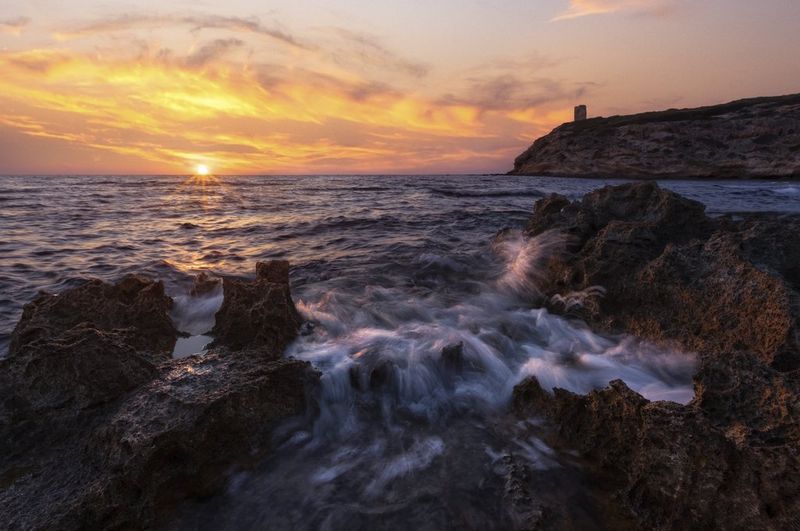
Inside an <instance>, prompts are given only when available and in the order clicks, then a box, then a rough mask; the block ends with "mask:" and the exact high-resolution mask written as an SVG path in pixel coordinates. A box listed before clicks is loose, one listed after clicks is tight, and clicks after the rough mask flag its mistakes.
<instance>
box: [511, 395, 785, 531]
mask: <svg viewBox="0 0 800 531" xmlns="http://www.w3.org/2000/svg"><path fill="white" fill-rule="evenodd" d="M542 393H543V392H542V391H541V388H539V386H538V383H537V382H535V380H531V379H529V380H528V381H526V382H524V383H523V384H522V385H521V386H518V387H517V389H516V390H515V400H514V403H515V406H516V410H517V412H518V413H519V414H522V415H530V414H534V413H535V414H539V415H547V416H548V418H549V419H550V420H551V422H552V423H553V424H554V425H555V427H556V429H557V430H558V433H559V435H560V436H561V437H563V439H564V440H566V441H568V442H569V443H570V444H571V445H573V446H574V447H575V448H577V449H578V450H579V451H580V452H581V453H582V455H583V456H584V457H585V458H586V460H587V462H588V463H589V464H590V467H591V468H592V471H593V472H594V479H595V481H597V482H599V483H602V484H604V485H606V488H610V489H613V491H614V493H615V497H616V499H617V500H618V502H619V503H621V504H624V506H625V507H627V508H628V510H629V511H630V512H631V513H632V514H633V515H635V516H636V518H637V520H638V521H639V522H640V524H641V525H642V526H643V527H644V528H646V529H686V528H692V529H789V528H792V526H793V525H796V524H797V519H796V518H797V517H796V515H797V514H798V510H800V480H798V476H797V473H798V471H800V460H798V458H800V451H799V450H798V448H800V447H798V446H797V445H796V443H794V444H786V445H782V446H777V447H776V446H767V447H762V446H750V445H746V444H745V445H743V444H741V442H742V441H741V439H739V438H737V437H736V436H735V434H730V433H726V432H725V431H723V430H720V429H717V428H715V427H714V426H713V425H712V424H711V422H710V421H709V419H708V418H707V417H706V415H705V414H704V412H703V411H701V410H700V409H698V408H696V407H694V406H691V405H690V406H681V405H679V404H675V403H672V402H649V401H648V400H646V399H645V398H643V397H642V396H640V395H638V394H637V393H635V392H634V391H632V390H630V389H629V388H628V387H627V386H626V385H625V384H624V383H623V382H622V381H619V380H617V381H614V382H611V384H610V385H609V387H607V388H606V389H602V390H599V391H593V392H592V393H589V394H588V395H585V396H579V395H575V394H573V393H570V392H568V391H564V390H560V389H556V390H555V391H554V395H552V396H551V395H549V394H547V393H544V394H542ZM528 397H534V398H535V399H534V400H533V401H528V400H527V398H528Z"/></svg>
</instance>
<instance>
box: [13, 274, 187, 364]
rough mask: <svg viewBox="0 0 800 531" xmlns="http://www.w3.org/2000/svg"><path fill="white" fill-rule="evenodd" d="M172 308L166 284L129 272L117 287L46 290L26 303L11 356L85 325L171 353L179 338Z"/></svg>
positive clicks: (95, 285)
mask: <svg viewBox="0 0 800 531" xmlns="http://www.w3.org/2000/svg"><path fill="white" fill-rule="evenodd" d="M171 307H172V299H170V298H169V297H167V296H166V295H165V294H164V284H163V283H162V282H155V281H152V280H150V279H148V278H146V277H142V276H138V275H128V276H126V277H124V278H123V279H122V280H120V281H119V282H117V283H116V284H113V285H112V284H107V283H105V282H103V281H101V280H90V281H88V282H86V283H85V284H83V285H81V286H78V287H76V288H72V289H69V290H66V291H65V292H63V293H61V294H59V295H53V294H49V293H41V294H40V295H39V296H38V297H37V298H36V299H35V300H34V301H33V302H30V303H28V304H26V305H25V308H24V309H23V312H22V317H21V318H20V321H19V323H18V324H17V326H16V327H15V328H14V332H13V333H12V335H11V344H10V346H9V356H10V357H13V356H15V355H17V354H19V353H20V352H21V351H23V350H24V349H25V347H26V346H27V345H29V344H31V343H32V342H34V341H41V340H50V339H57V338H58V337H59V336H60V335H61V334H63V333H65V332H67V331H68V330H70V329H71V328H73V327H75V326H78V325H83V324H86V325H88V326H89V327H92V328H95V329H97V330H98V331H101V332H114V333H116V334H118V335H121V336H124V337H125V342H126V343H127V344H128V345H129V346H130V347H132V348H134V349H136V350H140V351H149V352H153V353H156V354H164V353H166V354H167V355H168V354H169V352H171V351H172V347H173V345H174V344H175V340H176V338H177V332H176V331H175V327H174V326H173V325H172V321H170V318H169V310H170V308H171Z"/></svg>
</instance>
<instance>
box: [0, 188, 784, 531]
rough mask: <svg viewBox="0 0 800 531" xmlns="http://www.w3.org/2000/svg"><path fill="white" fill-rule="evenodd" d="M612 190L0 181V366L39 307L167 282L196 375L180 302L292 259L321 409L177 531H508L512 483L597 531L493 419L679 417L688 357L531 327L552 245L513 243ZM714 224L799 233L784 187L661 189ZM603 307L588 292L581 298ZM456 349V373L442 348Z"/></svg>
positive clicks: (572, 329) (214, 296) (289, 427)
mask: <svg viewBox="0 0 800 531" xmlns="http://www.w3.org/2000/svg"><path fill="white" fill-rule="evenodd" d="M618 182H622V181H606V180H578V179H556V178H535V177H516V176H515V177H511V176H481V175H476V176H368V177H364V176H334V177H331V176H306V177H289V176H286V177H273V176H270V177H267V176H265V177H222V178H219V179H210V180H204V181H199V180H196V179H192V178H188V177H174V176H173V177H170V176H165V177H152V176H146V177H145V176H142V177H136V176H125V177H110V176H109V177H78V176H76V177H0V235H1V236H0V349H2V350H4V349H5V348H6V347H7V343H8V340H9V336H10V333H11V331H12V329H13V326H14V324H15V322H16V320H17V319H18V318H19V315H20V313H21V309H22V306H23V305H24V304H25V303H26V302H27V301H29V300H31V299H32V298H33V297H34V296H35V294H36V292H37V291H38V290H41V289H45V290H52V291H59V290H63V289H65V288H66V287H69V286H72V285H76V284H77V283H79V282H81V281H82V280H83V279H85V278H87V277H99V278H103V279H106V280H110V281H113V280H115V279H118V278H119V277H121V276H122V275H124V274H126V273H131V272H136V273H144V274H148V275H151V276H153V277H157V278H160V279H163V280H164V281H165V283H166V286H167V291H168V292H169V294H170V295H172V296H173V297H174V298H175V300H176V305H175V310H174V315H173V319H174V321H175V323H176V325H177V326H178V328H179V329H180V330H182V331H184V332H187V333H188V334H190V335H191V337H189V338H187V339H185V340H183V341H182V342H181V344H180V345H179V346H178V348H177V349H176V353H175V354H176V356H186V355H192V354H198V355H201V353H202V351H203V347H204V345H205V343H206V342H207V341H208V337H207V336H205V335H204V333H205V332H207V331H208V330H209V329H210V328H211V327H212V326H213V315H214V313H215V311H216V309H217V308H218V307H219V304H221V302H222V293H221V292H219V291H216V292H212V293H210V294H207V295H205V296H202V297H192V296H190V295H189V288H190V286H191V281H192V278H193V276H194V275H195V274H197V273H200V272H208V273H211V274H216V275H223V274H224V275H241V276H248V275H252V274H253V271H254V267H255V262H256V261H257V260H267V259H273V258H283V259H288V260H289V261H290V262H291V263H292V266H293V267H292V271H291V281H292V289H293V294H294V298H295V301H296V303H297V305H298V308H299V310H300V311H301V313H302V314H303V315H304V316H305V317H306V319H308V320H309V322H311V323H312V325H311V326H309V328H308V330H307V333H306V334H304V335H303V336H301V337H300V338H299V339H298V340H297V341H296V342H295V343H294V344H293V345H291V346H290V347H289V349H288V351H287V354H286V355H288V356H294V357H297V358H300V359H304V360H308V361H310V362H311V363H312V364H314V365H315V366H316V367H317V368H318V369H319V370H320V371H321V373H322V386H321V390H320V396H319V408H318V411H316V412H315V413H314V414H309V415H308V416H307V418H303V419H297V420H294V421H292V422H289V423H287V424H286V425H285V426H282V427H280V428H279V429H278V430H277V431H276V439H275V441H274V446H275V451H274V452H273V453H272V456H271V457H270V458H269V459H268V460H267V461H266V462H264V463H263V464H262V465H261V466H259V467H257V468H256V469H255V470H253V471H250V472H246V473H235V474H233V475H232V477H231V481H230V484H229V488H228V490H227V491H226V492H225V493H224V494H221V495H220V496H217V497H215V498H213V499H211V500H206V501H204V502H202V503H196V504H192V505H190V506H188V507H186V508H185V510H184V511H183V512H182V515H181V517H180V518H179V519H178V520H177V521H176V522H174V523H173V525H172V527H175V528H184V529H248V528H252V529H260V528H286V529H289V528H293V529H297V528H307V529H318V528H329V529H341V528H374V527H407V526H412V527H419V528H442V527H448V526H453V525H456V524H458V523H459V522H462V523H463V522H466V525H468V526H469V527H481V528H504V527H507V526H508V525H510V523H509V519H508V518H509V516H508V515H507V513H505V512H503V509H502V508H501V500H499V499H498V495H497V493H502V492H503V489H504V485H505V483H504V482H505V481H506V479H505V478H507V475H508V472H509V467H511V466H512V465H511V464H510V463H512V462H514V463H516V462H521V463H522V466H524V468H525V470H527V471H528V473H529V474H528V476H527V477H529V478H532V479H529V480H528V481H529V483H530V485H529V487H530V489H532V491H533V492H534V493H535V494H536V496H538V497H539V498H541V499H544V500H547V501H548V503H551V504H555V505H561V506H565V507H566V506H568V507H569V508H570V509H569V512H570V518H571V519H572V520H573V521H574V522H576V523H577V524H579V527H595V526H596V525H598V523H597V521H596V520H595V519H596V512H595V511H594V510H593V509H592V507H591V506H592V501H591V500H592V496H590V494H589V493H587V492H586V490H585V489H584V488H583V487H581V480H580V464H579V463H578V462H577V461H576V459H575V458H574V456H571V455H570V454H569V453H564V452H561V451H559V450H557V449H555V448H552V447H551V446H549V444H548V443H547V442H546V441H547V434H546V431H543V428H542V426H541V424H540V423H538V422H537V421H536V420H535V419H531V420H530V421H529V422H524V423H519V422H512V421H509V420H508V419H507V418H505V415H504V412H505V411H506V409H507V404H508V401H509V399H510V396H511V392H512V389H513V386H514V385H515V384H516V383H518V382H519V381H521V380H522V379H523V378H525V377H526V376H528V375H535V376H537V377H538V378H539V380H540V382H542V384H543V385H544V386H545V387H548V388H552V387H554V386H558V387H562V388H566V389H570V390H573V391H576V392H587V391H589V390H591V389H593V388H597V387H602V386H604V385H605V384H606V383H607V382H608V381H610V380H612V379H615V378H621V379H623V380H625V381H626V382H627V383H628V384H629V385H630V386H631V387H632V388H634V389H636V390H638V391H639V392H641V393H642V394H644V395H645V396H647V397H648V398H651V399H666V400H674V401H678V402H684V403H685V402H687V401H688V400H690V399H691V396H692V387H691V375H692V373H693V371H694V369H695V358H694V356H693V355H692V353H684V352H674V351H668V350H664V349H659V348H656V347H654V346H652V345H649V344H646V343H643V342H641V341H639V340H637V339H636V338H632V337H604V336H601V335H598V334H595V333H593V332H592V331H591V330H589V329H588V328H586V327H585V326H583V325H581V323H575V322H569V321H566V320H564V319H561V318H559V317H556V316H553V315H550V314H549V313H547V311H545V310H543V309H539V308H535V307H531V305H530V302H529V301H530V300H531V295H532V293H534V292H535V290H536V285H535V278H536V270H537V267H538V264H539V263H540V262H541V260H543V259H544V258H545V257H546V256H547V253H548V252H551V250H552V248H553V246H554V245H557V244H558V242H557V241H551V240H548V239H542V238H539V239H534V240H531V241H528V240H525V239H523V238H521V236H519V235H516V236H515V235H513V233H512V237H510V238H507V239H505V240H503V242H502V243H497V242H495V243H494V244H493V241H492V236H493V235H494V234H495V233H496V232H497V231H498V230H500V229H503V228H512V229H513V228H517V229H518V228H520V227H522V226H523V225H524V223H525V221H526V219H527V217H528V216H529V215H530V212H531V210H532V207H533V204H534V202H535V201H536V200H537V199H538V198H540V197H542V196H544V195H546V194H548V193H551V192H559V193H562V194H565V195H567V196H569V197H571V198H578V197H580V196H581V195H583V194H584V193H586V192H588V191H590V190H592V189H595V188H597V187H600V186H603V185H605V184H614V183H618ZM662 184H663V185H664V186H665V187H668V188H670V189H673V190H675V191H677V192H679V193H681V194H683V195H685V196H687V197H690V198H692V199H696V200H699V201H702V202H703V203H705V204H706V205H707V210H708V212H709V213H711V214H713V215H719V214H723V213H744V212H781V213H800V187H798V186H797V185H795V184H792V183H786V182H762V181H758V182H755V181H735V182H727V181H706V182H692V181H675V182H665V183H662ZM581 296H597V293H586V294H577V298H576V300H578V299H579V298H580V297H581ZM458 343H460V344H462V345H463V360H462V362H461V363H460V364H457V366H454V365H453V364H452V363H451V362H449V361H448V360H446V359H444V358H443V356H442V349H443V348H444V347H446V346H448V345H453V344H458Z"/></svg>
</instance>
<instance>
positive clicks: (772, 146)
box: [509, 94, 800, 180]
mask: <svg viewBox="0 0 800 531" xmlns="http://www.w3.org/2000/svg"><path fill="white" fill-rule="evenodd" d="M509 174H510V175H538V176H548V177H576V178H618V179H688V180H691V179H718V180H722V179H786V180H794V179H800V94H792V95H787V96H776V97H764V98H750V99H744V100H738V101H734V102H730V103H725V104H721V105H713V106H708V107H699V108H695V109H669V110H666V111H656V112H646V113H640V114H633V115H625V116H612V117H609V118H590V119H588V120H585V121H579V122H570V123H565V124H563V125H561V126H559V127H557V128H556V129H554V130H553V131H551V132H550V133H549V134H547V135H545V136H543V137H541V138H539V139H538V140H536V141H535V142H534V143H533V144H532V145H531V146H530V147H529V148H528V149H527V150H525V151H524V152H523V153H522V154H521V155H519V156H518V157H517V158H516V160H515V161H514V169H513V170H512V171H510V172H509Z"/></svg>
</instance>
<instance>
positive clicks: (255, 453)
mask: <svg viewBox="0 0 800 531" xmlns="http://www.w3.org/2000/svg"><path fill="white" fill-rule="evenodd" d="M270 278H273V279H274V278H275V277H270ZM269 283H270V284H272V283H273V282H269ZM267 291H269V288H268V289H267ZM270 293H272V292H271V291H270ZM275 293H281V291H280V290H278V291H275ZM283 295H285V297H283V298H281V297H277V298H276V297H269V296H268V297H265V298H264V297H262V298H261V299H259V300H258V304H261V305H262V308H263V306H264V305H266V304H269V302H270V301H271V300H275V301H277V303H280V304H284V305H285V304H289V303H291V299H290V298H289V299H288V302H287V301H286V297H289V294H288V284H287V285H285V290H284V292H283ZM92 296H94V298H95V300H96V301H97V306H98V307H97V308H96V307H93V306H92V305H91V304H90V301H91V300H92ZM148 309H149V310H152V312H153V313H152V314H150V315H147V316H146V317H147V319H149V320H147V319H145V318H144V317H143V315H142V314H144V313H146V310H148ZM167 309H168V304H167V301H166V300H165V299H164V297H163V287H161V286H160V283H151V282H149V281H144V280H142V279H139V278H138V277H133V278H132V279H131V278H129V279H126V280H124V281H123V282H121V283H120V284H118V285H117V286H108V285H105V284H103V283H102V282H99V281H92V282H90V283H88V284H87V285H86V286H83V287H81V288H76V290H74V291H67V292H65V293H64V294H62V295H61V296H51V295H49V296H43V297H40V298H39V299H37V301H36V303H35V304H32V305H29V307H28V308H26V315H24V316H23V319H22V321H21V322H20V325H19V326H18V327H17V332H15V340H16V343H15V349H14V351H13V355H12V356H10V357H9V358H8V359H7V360H3V361H2V362H0V393H2V395H1V396H2V399H1V401H0V521H2V522H3V523H4V526H5V527H8V528H10V529H54V528H57V529H97V528H102V529H142V528H152V527H153V526H157V525H159V524H161V523H163V522H164V521H165V519H166V518H167V517H168V515H169V513H170V511H171V510H172V509H173V508H174V507H175V505H176V504H177V503H179V502H180V501H181V500H185V499H187V498H194V497H205V496H209V495H211V494H213V493H214V492H216V491H217V490H219V489H220V488H221V487H222V486H223V485H224V484H225V482H226V481H227V477H228V475H229V473H230V472H231V471H232V470H235V469H236V468H241V467H248V466H251V465H253V464H255V463H256V462H257V460H258V459H259V457H261V456H263V455H264V454H265V453H266V452H269V451H270V449H271V445H272V439H271V433H272V429H273V427H274V426H275V425H276V423H278V422H281V421H282V420H284V419H287V418H289V417H293V416H297V415H302V414H304V413H305V412H306V411H307V409H308V405H309V396H312V394H313V390H314V388H315V386H316V385H317V384H318V380H319V374H318V373H316V371H314V370H312V369H311V367H310V365H309V364H308V363H305V362H300V361H296V360H290V359H278V358H279V357H280V355H281V351H280V350H276V349H277V347H278V346H279V345H285V339H283V338H285V337H288V336H291V335H292V334H295V333H296V327H295V326H294V321H291V322H289V323H288V324H287V326H290V328H289V329H288V330H283V331H280V330H275V331H274V336H275V337H270V336H269V334H270V333H273V332H270V331H271V330H273V329H272V328H262V329H261V336H260V339H261V341H262V344H263V345H264V346H262V347H260V348H258V349H247V350H237V351H233V350H231V349H228V348H224V347H219V348H216V349H212V350H210V351H209V352H208V353H207V354H206V355H204V356H193V357H190V358H186V359H182V360H171V359H166V360H165V361H161V362H160V363H158V364H156V363H153V362H152V361H151V359H150V358H151V357H152V352H151V351H149V350H138V349H139V348H148V347H151V346H153V345H160V344H162V343H166V342H164V341H163V338H161V339H160V338H159V337H152V336H151V337H142V336H146V334H147V333H148V331H152V330H154V329H157V327H155V325H154V323H156V324H157V323H159V319H160V317H162V315H161V314H160V313H159V312H164V314H165V312H166V311H167ZM102 310H106V312H107V314H105V315H104V314H103V312H102ZM283 310H284V311H286V308H285V307H284V308H283ZM292 310H293V311H295V313H296V310H294V307H293V306H292ZM264 311H266V309H264ZM71 312H77V313H71ZM127 319H133V322H132V324H130V323H129V321H127ZM75 323H77V324H75ZM141 323H147V324H148V325H153V326H143V327H142V328H139V327H138V325H139V324H141ZM172 333H173V334H174V330H172ZM173 341H174V338H173Z"/></svg>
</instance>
